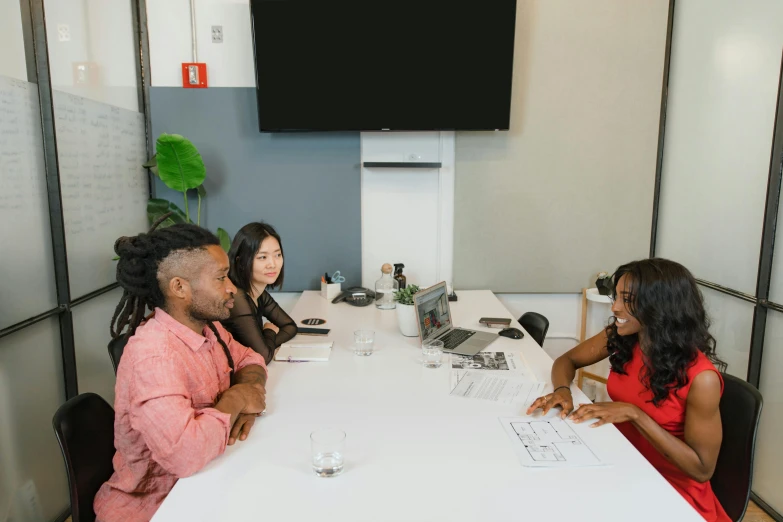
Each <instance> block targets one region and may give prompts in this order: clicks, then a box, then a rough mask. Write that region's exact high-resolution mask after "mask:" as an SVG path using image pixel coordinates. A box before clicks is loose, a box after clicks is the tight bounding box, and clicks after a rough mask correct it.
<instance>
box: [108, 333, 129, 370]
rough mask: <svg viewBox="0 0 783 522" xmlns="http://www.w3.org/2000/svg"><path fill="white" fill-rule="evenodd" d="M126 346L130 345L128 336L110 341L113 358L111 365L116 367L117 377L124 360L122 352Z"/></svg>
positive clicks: (110, 354) (124, 335) (110, 352)
mask: <svg viewBox="0 0 783 522" xmlns="http://www.w3.org/2000/svg"><path fill="white" fill-rule="evenodd" d="M126 344H128V334H123V335H121V336H119V337H117V338H116V339H112V340H111V341H109V357H111V364H112V366H114V375H117V368H118V367H119V366H120V359H122V352H123V350H125V345H126Z"/></svg>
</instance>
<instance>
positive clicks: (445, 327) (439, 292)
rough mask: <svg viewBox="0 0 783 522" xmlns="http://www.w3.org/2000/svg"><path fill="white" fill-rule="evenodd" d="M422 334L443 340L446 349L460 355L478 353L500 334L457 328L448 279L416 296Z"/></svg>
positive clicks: (444, 349)
mask: <svg viewBox="0 0 783 522" xmlns="http://www.w3.org/2000/svg"><path fill="white" fill-rule="evenodd" d="M413 306H414V308H415V309H416V321H417V322H418V324H419V338H421V340H422V341H425V340H429V339H437V340H439V341H443V351H444V352H446V353H456V354H459V355H476V354H477V353H479V352H480V351H481V350H483V349H484V348H486V347H487V346H488V345H489V344H490V343H491V342H492V341H494V340H495V339H497V338H498V336H497V335H496V334H491V333H486V332H477V331H475V330H468V329H465V328H455V327H454V325H453V324H452V322H451V308H449V298H448V296H447V295H446V283H445V282H444V283H438V284H437V285H435V286H431V287H430V288H427V289H426V290H422V291H420V292H418V293H416V294H414V296H413Z"/></svg>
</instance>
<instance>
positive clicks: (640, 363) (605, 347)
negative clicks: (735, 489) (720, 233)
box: [528, 259, 730, 522]
mask: <svg viewBox="0 0 783 522" xmlns="http://www.w3.org/2000/svg"><path fill="white" fill-rule="evenodd" d="M613 282H614V291H613V295H612V298H613V305H612V312H613V313H614V317H613V319H612V320H611V321H610V324H609V326H607V328H606V329H605V330H604V331H603V332H601V333H600V334H598V335H596V336H595V337H593V338H592V339H588V340H587V341H585V342H583V343H581V344H580V345H578V346H577V347H575V348H574V349H572V350H571V351H569V352H568V353H566V354H564V355H562V356H561V357H559V358H558V359H557V360H556V361H555V364H554V366H552V383H553V385H554V388H555V389H554V392H553V393H550V394H548V395H546V396H544V397H540V398H539V399H537V400H536V401H535V402H534V403H533V404H532V405H531V406H530V408H529V409H528V415H529V414H530V413H532V412H533V411H535V410H537V409H539V408H541V409H542V410H543V413H547V412H548V411H549V410H550V409H551V408H554V407H559V408H561V409H562V413H561V414H560V415H561V416H562V417H563V418H565V417H566V416H567V415H569V414H571V412H572V411H573V410H574V404H573V398H572V397H571V390H570V385H571V382H572V381H573V379H574V375H575V374H576V370H577V369H579V368H582V367H584V366H589V365H591V364H594V363H596V362H598V361H601V360H603V359H606V358H607V357H608V358H609V362H610V363H611V366H612V369H611V373H610V375H609V379H608V382H607V392H608V393H609V396H610V397H611V399H612V401H613V402H604V403H596V404H583V405H580V407H579V409H577V410H576V411H575V412H574V413H573V414H572V415H571V416H570V417H569V418H570V419H571V420H573V422H577V423H579V422H584V421H587V420H591V419H597V422H595V423H594V424H593V425H592V426H591V427H592V428H597V427H598V426H601V425H603V424H608V423H612V424H615V425H616V426H617V428H618V429H619V430H620V431H621V432H622V433H623V435H625V437H626V438H627V439H628V440H629V441H630V442H631V443H632V444H633V445H634V446H635V447H636V449H637V450H639V452H640V453H641V454H642V455H644V456H645V457H646V458H647V460H649V461H650V463H651V464H652V465H653V466H655V468H656V469H657V470H658V471H659V472H660V473H661V474H662V475H663V476H664V477H665V478H666V480H668V481H669V483H670V484H671V485H672V486H674V488H675V489H676V490H677V491H678V492H679V493H680V494H681V495H682V496H683V497H685V499H686V500H687V501H688V502H689V503H690V504H691V505H692V506H693V507H694V508H695V509H696V510H697V511H698V512H699V513H700V514H701V515H702V517H704V519H705V520H708V521H710V522H712V521H718V522H730V519H729V517H728V515H726V512H725V511H724V510H723V507H721V505H720V502H718V499H717V498H716V497H715V494H714V493H713V492H712V488H711V487H710V482H709V480H710V478H711V477H712V473H713V471H714V470H715V463H716V462H717V460H718V453H719V451H720V445H721V439H722V429H721V418H720V410H719V408H718V406H719V403H720V397H721V394H722V393H723V378H722V377H721V375H720V373H719V372H718V370H717V369H716V367H715V366H716V365H717V366H718V367H719V368H720V369H721V370H723V369H725V367H726V365H725V363H723V362H721V361H720V360H719V359H717V357H716V356H715V339H713V337H712V336H711V335H710V333H709V331H708V327H709V321H708V320H707V317H706V314H705V312H704V303H703V299H702V295H701V292H699V289H698V287H697V285H696V280H695V279H694V278H693V276H692V275H691V273H690V272H689V271H688V270H687V269H686V268H685V267H683V266H682V265H680V264H678V263H675V262H673V261H667V260H665V259H646V260H643V261H636V262H633V263H629V264H627V265H623V266H621V267H620V268H618V269H617V272H615V274H614V276H613Z"/></svg>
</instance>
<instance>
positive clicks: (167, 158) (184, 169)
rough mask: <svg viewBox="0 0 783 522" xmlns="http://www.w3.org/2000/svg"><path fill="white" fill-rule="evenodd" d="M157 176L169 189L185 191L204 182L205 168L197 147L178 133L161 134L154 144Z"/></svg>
mask: <svg viewBox="0 0 783 522" xmlns="http://www.w3.org/2000/svg"><path fill="white" fill-rule="evenodd" d="M155 149H156V150H157V154H156V155H155V162H156V163H157V166H158V176H159V177H160V179H161V181H163V183H165V184H166V186H167V187H169V188H170V189H173V190H176V191H178V192H187V191H188V190H190V189H194V188H196V187H198V186H199V185H201V184H202V183H204V178H206V176H207V169H206V167H204V160H202V159H201V154H199V152H198V149H197V148H196V146H195V145H193V143H191V142H190V140H188V139H187V138H183V137H182V136H180V135H179V134H165V133H164V134H161V135H160V137H159V138H158V142H157V144H156V145H155Z"/></svg>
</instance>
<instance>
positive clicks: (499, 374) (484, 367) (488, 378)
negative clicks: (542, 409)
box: [451, 352, 545, 404]
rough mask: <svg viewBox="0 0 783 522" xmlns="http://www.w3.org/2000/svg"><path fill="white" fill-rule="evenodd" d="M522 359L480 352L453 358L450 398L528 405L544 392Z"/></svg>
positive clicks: (497, 353)
mask: <svg viewBox="0 0 783 522" xmlns="http://www.w3.org/2000/svg"><path fill="white" fill-rule="evenodd" d="M517 357H519V358H520V359H521V355H519V354H514V353H512V352H479V353H477V354H476V355H473V356H463V355H452V356H451V395H454V396H456V397H466V398H469V399H484V400H490V401H495V402H504V403H524V404H529V403H531V402H533V401H534V400H536V399H537V398H538V397H539V396H540V395H541V392H542V391H543V389H544V385H545V384H544V383H543V382H538V381H536V380H535V379H534V378H532V376H531V375H530V372H529V371H527V368H526V365H525V364H524V361H522V362H521V363H520V362H519V361H518V359H517Z"/></svg>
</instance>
